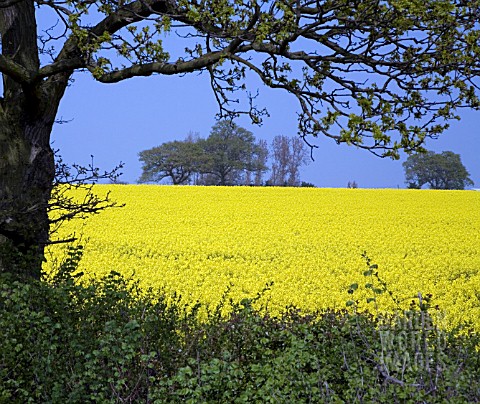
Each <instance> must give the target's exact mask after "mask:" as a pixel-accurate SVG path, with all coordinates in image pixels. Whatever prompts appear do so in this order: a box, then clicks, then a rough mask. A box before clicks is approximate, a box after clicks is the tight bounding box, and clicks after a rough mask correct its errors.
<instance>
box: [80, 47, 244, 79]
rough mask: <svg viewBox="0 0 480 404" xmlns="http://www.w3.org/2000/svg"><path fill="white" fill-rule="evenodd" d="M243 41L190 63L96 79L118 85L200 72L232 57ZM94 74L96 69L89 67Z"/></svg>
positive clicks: (149, 66)
mask: <svg viewBox="0 0 480 404" xmlns="http://www.w3.org/2000/svg"><path fill="white" fill-rule="evenodd" d="M240 43H241V40H240V39H235V40H233V41H232V42H231V43H230V45H229V46H227V47H226V48H225V49H223V50H221V51H217V52H210V53H207V54H205V55H202V56H199V57H198V58H196V59H192V60H188V61H180V60H179V61H177V62H175V63H164V62H153V63H146V64H143V65H134V66H131V67H128V68H125V69H121V70H116V71H113V72H110V73H105V74H103V75H100V76H98V77H96V79H97V80H98V81H100V82H101V83H116V82H119V81H122V80H126V79H129V78H131V77H137V76H150V75H151V74H154V73H159V74H165V75H172V74H181V73H191V72H194V71H199V70H201V69H204V68H206V67H208V66H212V65H214V64H215V63H217V62H218V61H220V60H221V59H223V58H226V57H229V56H231V54H232V52H234V51H235V49H237V48H238V46H239V45H240ZM88 68H89V70H90V71H92V73H93V74H95V73H94V67H88Z"/></svg>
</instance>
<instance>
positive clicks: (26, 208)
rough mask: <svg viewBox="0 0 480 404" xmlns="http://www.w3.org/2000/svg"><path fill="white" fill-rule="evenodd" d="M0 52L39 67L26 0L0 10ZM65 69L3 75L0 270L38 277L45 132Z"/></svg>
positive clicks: (45, 189) (48, 160) (44, 230)
mask: <svg viewBox="0 0 480 404" xmlns="http://www.w3.org/2000/svg"><path fill="white" fill-rule="evenodd" d="M0 35H1V41H2V55H3V56H6V57H8V58H10V59H11V60H13V61H15V62H16V63H18V64H19V65H21V66H23V67H24V68H25V69H26V70H28V71H29V72H31V73H32V75H34V74H35V73H36V72H37V71H38V70H39V67H40V62H39V58H38V47H37V32H36V24H35V9H34V4H33V2H32V1H21V2H18V3H15V4H14V5H12V6H11V7H8V8H2V9H1V10H0ZM70 75H71V72H67V73H61V74H58V75H56V76H52V77H50V78H49V79H48V80H38V81H36V80H31V81H30V82H25V81H23V82H22V81H21V80H20V79H18V78H16V79H15V80H14V79H13V78H12V77H11V76H9V75H7V74H3V97H2V98H0V272H10V273H12V274H14V275H15V276H16V277H18V278H21V279H25V278H39V277H40V275H41V265H42V262H43V257H44V254H43V253H44V249H45V246H46V244H47V243H48V239H49V221H48V215H47V208H48V202H49V199H50V194H51V190H52V184H53V179H54V175H55V162H54V156H53V152H52V149H51V147H50V134H51V131H52V126H53V123H54V121H55V116H56V113H57V109H58V105H59V103H60V99H61V98H62V96H63V94H64V91H65V88H66V85H67V84H68V78H69V77H70Z"/></svg>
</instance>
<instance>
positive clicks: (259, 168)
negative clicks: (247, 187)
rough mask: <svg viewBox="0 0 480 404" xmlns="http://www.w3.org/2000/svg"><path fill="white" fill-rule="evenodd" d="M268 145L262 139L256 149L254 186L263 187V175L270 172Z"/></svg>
mask: <svg viewBox="0 0 480 404" xmlns="http://www.w3.org/2000/svg"><path fill="white" fill-rule="evenodd" d="M267 161H268V143H267V141H266V140H264V139H260V140H259V141H258V142H257V144H256V147H255V154H254V158H253V175H254V176H253V185H255V186H261V185H262V182H263V174H265V172H266V171H267V170H268V166H267Z"/></svg>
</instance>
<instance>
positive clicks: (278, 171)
mask: <svg viewBox="0 0 480 404" xmlns="http://www.w3.org/2000/svg"><path fill="white" fill-rule="evenodd" d="M272 159H273V162H272V175H271V177H270V180H269V184H270V185H273V186H275V185H276V186H286V185H287V175H288V163H289V160H290V150H289V140H288V137H287V136H282V135H278V136H275V137H274V138H273V141H272Z"/></svg>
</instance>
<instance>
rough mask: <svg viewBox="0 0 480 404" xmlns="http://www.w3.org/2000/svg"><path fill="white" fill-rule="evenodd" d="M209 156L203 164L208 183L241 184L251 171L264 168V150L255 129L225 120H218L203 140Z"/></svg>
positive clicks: (205, 178) (203, 171)
mask: <svg viewBox="0 0 480 404" xmlns="http://www.w3.org/2000/svg"><path fill="white" fill-rule="evenodd" d="M201 145H202V148H203V151H204V153H205V159H204V161H203V164H202V165H201V167H200V172H201V173H202V174H203V179H204V181H205V184H206V185H238V184H240V183H241V182H242V179H243V182H244V181H245V175H246V174H247V172H253V171H258V170H262V169H263V168H262V167H263V166H262V165H261V164H260V165H259V160H258V159H257V160H256V159H255V156H256V155H259V153H261V151H260V149H259V147H258V145H257V144H256V143H255V137H254V136H253V134H252V132H250V131H248V130H246V129H244V128H242V127H240V126H238V125H236V124H235V123H233V122H231V121H229V120H224V121H219V122H217V123H216V124H215V125H214V126H213V127H212V131H211V132H210V136H209V137H208V138H207V139H205V140H204V141H203V142H202V143H201Z"/></svg>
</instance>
